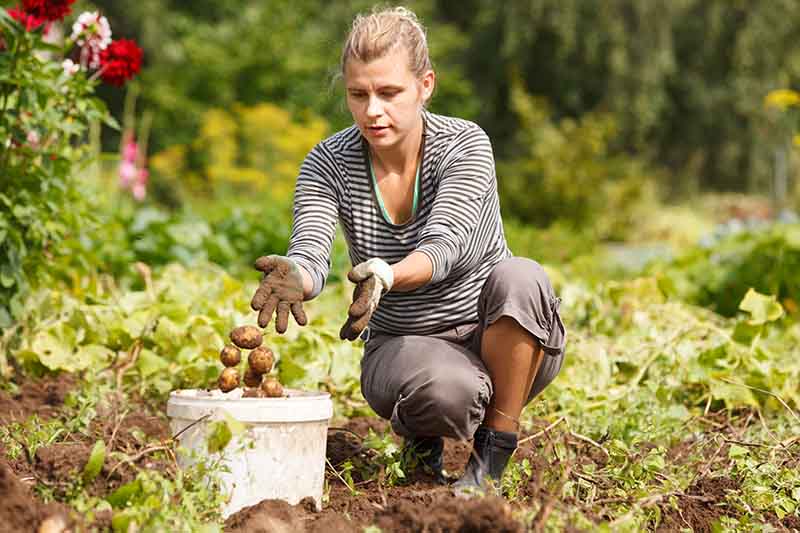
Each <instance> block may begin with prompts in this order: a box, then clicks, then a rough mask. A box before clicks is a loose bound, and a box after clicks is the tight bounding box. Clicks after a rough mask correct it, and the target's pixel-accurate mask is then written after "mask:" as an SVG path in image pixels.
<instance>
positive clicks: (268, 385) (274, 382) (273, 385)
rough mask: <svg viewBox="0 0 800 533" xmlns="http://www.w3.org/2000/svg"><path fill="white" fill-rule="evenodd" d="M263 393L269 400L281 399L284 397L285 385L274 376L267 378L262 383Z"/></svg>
mask: <svg viewBox="0 0 800 533" xmlns="http://www.w3.org/2000/svg"><path fill="white" fill-rule="evenodd" d="M261 392H263V393H264V396H266V397H267V398H280V397H281V396H283V385H281V383H280V381H278V379H277V378H276V377H274V376H266V377H265V378H264V380H263V381H262V382H261Z"/></svg>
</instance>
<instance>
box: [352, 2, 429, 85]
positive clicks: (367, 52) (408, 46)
mask: <svg viewBox="0 0 800 533" xmlns="http://www.w3.org/2000/svg"><path fill="white" fill-rule="evenodd" d="M397 46H402V47H403V48H404V49H405V50H407V51H408V67H409V69H410V70H411V72H413V73H414V75H415V76H417V78H422V76H423V74H425V72H427V71H428V70H432V69H433V66H432V64H431V59H430V56H429V55H428V40H427V38H426V36H425V28H424V27H423V26H422V24H420V22H419V19H418V18H417V15H415V14H414V12H413V11H411V10H410V9H407V8H405V7H392V8H383V9H380V8H377V7H376V8H374V9H373V10H372V13H370V14H368V15H364V14H359V15H356V18H355V20H353V27H352V28H350V33H349V34H348V35H347V40H346V41H345V44H344V49H343V50H342V61H341V67H342V76H344V73H345V67H346V66H347V60H348V59H350V58H355V59H358V60H359V61H363V62H365V63H366V62H369V61H372V60H373V59H379V58H381V57H384V56H385V55H386V54H388V53H389V52H391V51H392V50H394V48H395V47H397Z"/></svg>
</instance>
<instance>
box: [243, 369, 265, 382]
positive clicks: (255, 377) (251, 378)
mask: <svg viewBox="0 0 800 533" xmlns="http://www.w3.org/2000/svg"><path fill="white" fill-rule="evenodd" d="M244 384H245V385H247V386H248V387H258V386H259V385H261V374H259V373H257V372H253V369H252V368H249V367H248V368H247V370H245V372H244Z"/></svg>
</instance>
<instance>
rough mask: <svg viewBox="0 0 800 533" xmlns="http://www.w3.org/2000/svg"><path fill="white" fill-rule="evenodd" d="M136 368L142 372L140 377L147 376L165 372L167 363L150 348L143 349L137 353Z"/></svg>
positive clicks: (167, 366)
mask: <svg viewBox="0 0 800 533" xmlns="http://www.w3.org/2000/svg"><path fill="white" fill-rule="evenodd" d="M136 368H138V369H139V372H141V373H142V377H149V376H152V375H154V374H158V373H160V372H165V371H166V370H167V368H169V363H168V362H167V360H166V359H164V358H163V357H161V356H159V355H156V354H155V353H153V352H152V351H151V350H147V349H144V350H142V351H141V353H140V354H139V360H138V361H136Z"/></svg>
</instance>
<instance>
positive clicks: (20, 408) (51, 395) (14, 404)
mask: <svg viewBox="0 0 800 533" xmlns="http://www.w3.org/2000/svg"><path fill="white" fill-rule="evenodd" d="M74 386H75V378H74V377H73V376H70V375H64V376H55V377H48V378H44V379H41V380H39V381H26V382H25V383H23V384H22V385H21V386H20V387H19V391H18V392H17V394H14V395H11V394H8V393H7V392H5V391H0V424H8V423H10V422H20V421H23V420H26V419H27V418H28V417H30V416H31V415H37V416H39V418H41V419H47V418H52V417H54V416H56V415H57V414H58V411H59V409H60V408H61V406H62V405H64V399H65V398H66V397H67V394H68V393H69V391H70V390H71V389H72V388H73V387H74Z"/></svg>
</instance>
